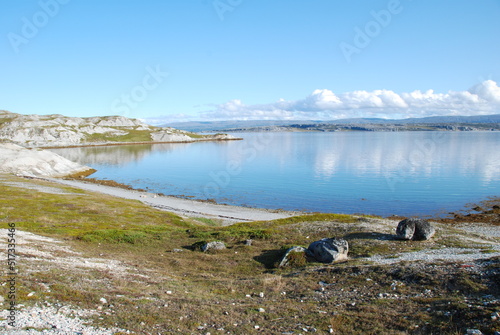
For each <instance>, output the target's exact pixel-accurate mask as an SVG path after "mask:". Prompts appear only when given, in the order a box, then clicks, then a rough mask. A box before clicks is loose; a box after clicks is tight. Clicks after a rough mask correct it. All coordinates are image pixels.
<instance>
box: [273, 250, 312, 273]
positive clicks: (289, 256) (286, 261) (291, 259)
mask: <svg viewBox="0 0 500 335" xmlns="http://www.w3.org/2000/svg"><path fill="white" fill-rule="evenodd" d="M306 251H307V250H306V248H304V247H298V246H295V247H291V248H290V249H288V250H287V251H286V252H285V255H284V256H283V258H282V259H281V261H280V263H279V265H278V267H280V268H282V267H285V266H297V265H300V264H295V263H298V262H296V260H297V259H298V258H300V257H303V258H304V264H303V265H305V262H306Z"/></svg>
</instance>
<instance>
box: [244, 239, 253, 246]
mask: <svg viewBox="0 0 500 335" xmlns="http://www.w3.org/2000/svg"><path fill="white" fill-rule="evenodd" d="M252 243H253V240H245V245H248V246H250V245H252Z"/></svg>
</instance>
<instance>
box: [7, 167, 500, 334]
mask: <svg viewBox="0 0 500 335" xmlns="http://www.w3.org/2000/svg"><path fill="white" fill-rule="evenodd" d="M15 183H17V184H15ZM21 183H26V180H25V179H22V178H18V177H14V176H11V175H0V225H1V228H7V227H8V223H12V222H13V223H15V225H16V227H17V229H18V230H19V231H26V232H31V233H34V234H37V235H43V236H46V237H50V238H55V239H56V240H58V241H62V242H63V245H64V246H65V247H67V248H69V249H70V250H72V251H74V252H75V253H78V254H74V255H72V254H68V252H67V251H66V252H64V250H62V249H61V250H59V251H58V249H57V248H55V249H53V250H52V249H51V251H50V252H51V253H50V255H49V256H47V254H45V256H43V255H39V254H36V252H35V251H33V250H34V247H33V248H31V249H20V255H19V256H20V262H19V264H18V270H19V276H18V284H17V285H18V304H22V305H24V306H30V305H35V304H37V305H44V304H50V305H55V306H78V307H80V308H86V309H92V310H97V311H98V314H97V315H96V316H95V317H90V318H91V320H90V321H91V322H92V323H93V324H94V325H99V326H103V327H118V328H121V329H127V330H130V331H131V333H132V334H206V333H209V332H210V333H211V334H218V333H220V334H228V333H229V334H253V333H262V334H281V333H289V334H298V333H302V334H303V333H305V332H314V331H316V332H317V333H320V334H324V333H333V334H463V333H465V332H466V331H467V329H479V330H481V331H482V332H483V333H484V334H493V333H494V332H495V331H500V321H498V320H497V319H494V317H493V315H495V314H494V313H497V312H499V311H500V286H499V285H500V258H499V257H498V248H497V247H498V244H499V243H500V241H499V238H498V237H496V238H495V237H491V238H485V237H484V236H479V235H477V236H476V235H474V234H465V233H464V231H462V230H460V229H459V228H458V226H457V225H458V223H457V222H455V221H454V220H452V219H450V220H449V222H443V223H440V222H435V224H436V225H437V229H436V234H435V236H434V237H433V238H432V239H431V240H428V241H411V240H410V241H405V240H399V239H397V238H396V237H395V235H394V234H395V229H396V226H397V223H398V220H388V219H382V218H377V217H369V216H352V215H342V214H321V213H311V214H305V215H302V216H296V217H291V218H287V219H281V220H275V221H270V222H267V221H266V222H244V223H238V224H234V225H231V226H226V227H222V226H218V224H217V222H216V221H214V220H207V219H197V218H187V217H179V216H176V215H174V214H171V213H168V212H165V211H160V210H157V209H154V208H151V207H148V206H147V205H144V204H143V203H141V202H139V201H132V200H125V199H120V198H115V197H111V196H107V195H103V194H97V193H91V192H87V191H82V190H80V189H75V188H71V187H65V186H61V185H59V184H54V183H49V182H45V181H41V180H29V183H30V184H36V185H38V186H39V187H41V188H44V187H45V188H47V187H51V188H54V187H56V188H58V189H60V190H61V192H60V193H61V194H54V192H53V193H46V192H41V191H40V190H37V189H34V188H24V187H20V186H19V185H20V184H21ZM16 185H17V186H16ZM495 206H497V207H495ZM482 209H483V212H485V213H486V212H488V213H490V214H491V215H490V216H489V217H488V218H489V223H488V224H486V225H485V227H490V228H491V227H493V228H498V225H499V221H498V214H499V212H498V201H496V202H495V201H493V200H492V202H491V203H489V204H483V208H482ZM475 213H476V214H478V212H477V211H476V212H475ZM488 215H489V214H488ZM495 215H496V216H495ZM460 217H461V218H463V217H466V214H464V213H462V214H461V216H460ZM477 224H478V225H479V223H477ZM481 225H483V223H481ZM495 225H496V226H495ZM324 237H341V238H344V239H345V240H347V241H348V242H349V260H348V261H345V262H341V263H336V264H321V263H311V262H306V261H305V260H304V259H299V258H300V257H299V258H298V259H294V260H293V261H292V262H291V264H292V265H291V266H288V267H284V268H278V267H277V266H276V265H277V264H278V262H279V261H280V259H281V257H282V255H283V254H284V252H285V250H287V249H288V248H290V247H291V246H304V247H307V246H308V245H309V244H310V243H311V242H313V241H316V240H319V239H322V238H324ZM480 237H481V238H480ZM248 240H252V242H251V243H247V242H248ZM206 241H222V242H224V243H225V245H226V246H227V248H226V249H224V250H220V251H216V252H208V253H203V252H201V251H198V250H197V248H196V246H199V245H200V244H201V243H203V242H206ZM450 247H453V248H462V249H470V252H471V253H472V252H475V251H476V250H478V249H479V250H480V251H481V252H483V253H484V255H485V256H486V258H484V259H482V260H474V261H462V260H459V259H457V260H456V261H449V260H448V261H439V260H434V261H427V262H424V261H402V262H394V263H390V262H378V261H377V259H384V260H389V261H390V260H394V259H395V258H397V257H398V255H401V254H404V253H409V252H419V251H422V250H436V251H440V250H444V249H446V248H450ZM23 250H24V251H23ZM30 250H31V251H30ZM75 255H76V256H75ZM490 256H491V257H490ZM44 258H45V259H44ZM30 259H33V260H37V261H36V262H30ZM68 259H69V260H70V261H68V262H66V261H65V260H68ZM72 259H73V260H72ZM82 259H84V260H87V261H86V262H87V265H85V262H82V263H81V264H80V263H79V262H77V261H76V260H79V261H80V260H82ZM95 260H104V264H109V266H108V267H94V268H92V267H91V266H90V267H89V265H88V264H91V263H92V262H94V261H95ZM79 264H80V265H79ZM4 270H5V269H2V271H4ZM5 290H6V287H5V286H0V294H1V295H3V296H5V294H6V292H5ZM102 298H104V299H102ZM103 301H105V303H103Z"/></svg>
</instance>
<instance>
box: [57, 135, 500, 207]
mask: <svg viewBox="0 0 500 335" xmlns="http://www.w3.org/2000/svg"><path fill="white" fill-rule="evenodd" d="M237 135H238V136H239V137H243V138H244V140H243V141H224V142H223V141H221V142H198V143H185V144H183V143H175V144H141V145H123V146H105V147H81V148H65V149H54V150H53V151H54V152H56V153H58V154H60V155H62V156H65V157H66V158H69V159H71V160H73V161H78V162H79V163H82V164H86V165H89V166H91V167H93V168H95V169H97V172H96V173H95V174H94V175H93V176H92V177H94V178H99V179H112V180H115V181H117V182H120V183H124V184H129V185H131V186H133V187H135V188H143V189H147V190H149V191H152V192H158V193H164V194H166V195H176V196H185V197H191V198H195V199H213V200H215V201H217V202H220V203H227V204H233V205H243V206H250V207H262V208H270V209H286V210H305V211H318V212H333V213H351V214H352V213H365V214H376V215H383V216H388V215H393V214H396V215H403V216H412V215H437V214H442V213H446V212H450V211H456V210H460V209H462V208H463V206H464V205H465V204H467V203H470V202H478V201H481V200H485V199H486V198H487V197H489V196H499V195H500V192H499V191H500V150H498V148H499V144H500V132H333V133H316V132H262V133H244V134H237Z"/></svg>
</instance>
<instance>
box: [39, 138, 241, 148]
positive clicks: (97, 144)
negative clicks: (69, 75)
mask: <svg viewBox="0 0 500 335" xmlns="http://www.w3.org/2000/svg"><path fill="white" fill-rule="evenodd" d="M242 140H243V138H241V137H235V138H225V139H195V140H194V141H167V142H158V141H154V142H110V143H96V144H90V143H82V144H75V145H62V146H40V147H36V148H39V149H64V148H82V147H107V146H118V145H141V144H183V143H185V144H189V143H197V142H226V141H242Z"/></svg>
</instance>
